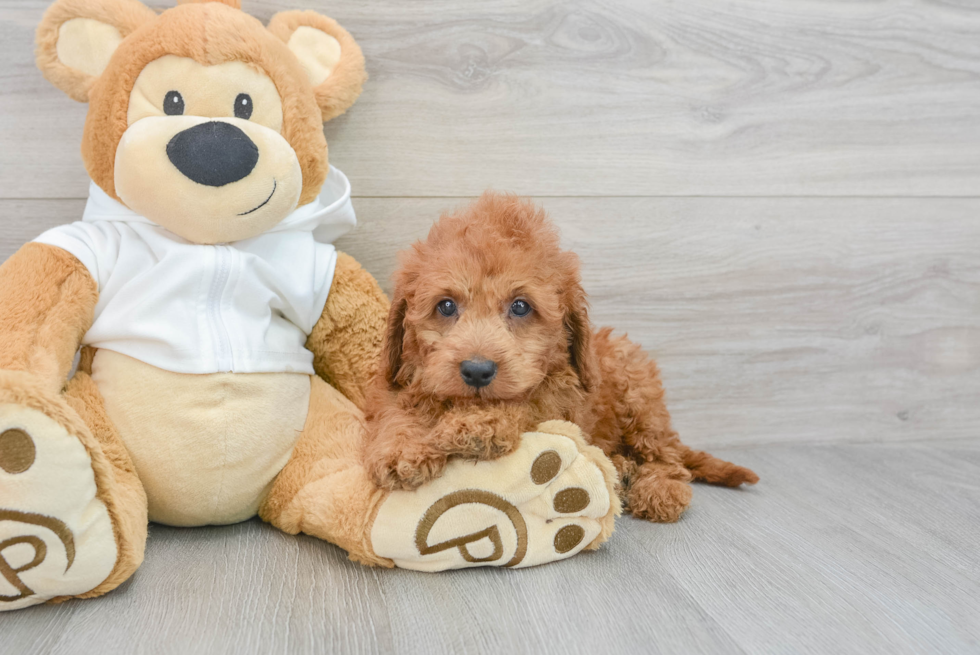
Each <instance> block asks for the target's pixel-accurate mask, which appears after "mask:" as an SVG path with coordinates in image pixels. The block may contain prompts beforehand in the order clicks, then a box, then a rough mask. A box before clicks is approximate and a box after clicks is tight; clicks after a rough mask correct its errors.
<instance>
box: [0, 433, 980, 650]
mask: <svg viewBox="0 0 980 655" xmlns="http://www.w3.org/2000/svg"><path fill="white" fill-rule="evenodd" d="M719 454H720V455H723V456H725V457H729V458H732V459H735V460H737V461H740V462H743V463H745V464H747V465H750V466H752V467H753V468H755V469H756V470H757V471H759V472H760V473H761V474H762V478H763V481H762V483H761V484H760V485H759V486H758V487H756V488H753V489H750V490H745V491H741V492H739V491H732V490H726V489H717V488H712V487H706V486H700V485H699V486H696V488H695V496H694V503H693V505H692V507H691V509H690V510H689V512H688V513H687V515H686V516H685V517H684V518H683V519H682V520H681V521H680V522H679V523H677V524H674V525H653V524H650V523H645V522H641V521H636V520H633V519H632V518H624V519H622V520H620V522H619V528H618V530H617V532H616V534H615V535H613V538H612V540H611V541H610V542H609V543H608V544H607V546H604V547H603V548H602V549H601V550H600V551H599V552H597V553H594V554H586V555H582V556H579V557H576V558H573V559H571V560H569V561H567V562H563V563H561V564H556V565H548V566H543V567H539V568H534V569H528V570H520V571H506V572H502V571H498V570H488V569H479V570H470V571H462V572H454V573H444V574H426V573H414V572H411V571H400V570H395V571H387V570H386V571H376V570H372V569H367V568H362V567H360V566H358V565H356V564H352V563H351V562H349V561H347V560H346V559H345V558H344V556H343V554H342V552H341V551H340V550H338V549H337V548H335V547H333V546H329V545H327V544H324V543H322V542H318V541H316V540H314V539H312V538H307V537H292V536H288V535H284V534H280V533H278V532H276V531H275V530H274V529H272V528H271V527H269V526H267V525H265V524H262V523H258V522H249V523H244V524H240V525H237V526H232V527H226V528H207V529H193V530H181V529H175V528H164V527H159V526H153V527H152V529H151V536H150V543H149V548H148V551H147V558H146V563H145V564H144V565H143V568H142V569H141V570H140V571H138V572H137V574H136V577H135V578H134V579H133V580H132V581H131V582H129V583H127V584H126V585H125V586H124V587H122V588H120V589H118V590H117V591H115V592H113V593H112V594H110V595H108V596H105V597H103V598H100V599H95V600H88V601H72V602H69V603H66V604H64V605H59V606H40V607H35V608H31V609H29V610H24V611H21V612H15V613H11V614H5V615H2V616H0V631H2V634H3V643H4V652H10V653H37V654H38V655H41V654H45V655H46V654H52V655H54V654H61V653H66V654H67V653H71V654H73V655H84V654H87V653H163V652H174V653H176V652H179V653H185V654H191V653H253V652H254V653H297V654H300V653H327V652H329V653H397V654H409V653H426V654H432V655H434V654H442V653H453V654H465V653H490V652H513V653H536V654H537V653H540V654H552V653H553V654H556V655H569V654H573V653H588V654H593V653H600V652H607V653H630V652H642V653H719V654H724V655H729V654H731V653H862V654H866V653H888V654H889V655H891V654H904V653H919V654H921V653H936V654H943V655H952V654H956V653H971V652H976V650H977V647H978V646H980V623H977V621H976V616H977V615H978V613H980V568H978V566H977V558H976V544H977V542H978V540H980V487H978V486H977V484H976V480H977V476H978V474H980V442H978V441H977V440H971V441H957V442H935V443H932V444H920V445H910V444H898V445H886V444H872V445H853V444H835V445H830V446H791V445H781V446H767V447H755V448H742V449H729V450H722V451H719Z"/></svg>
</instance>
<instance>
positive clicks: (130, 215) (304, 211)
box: [82, 166, 357, 243]
mask: <svg viewBox="0 0 980 655" xmlns="http://www.w3.org/2000/svg"><path fill="white" fill-rule="evenodd" d="M82 220H83V221H87V222H92V221H120V222H124V223H145V224H147V225H156V223H154V222H153V221H151V220H150V219H148V218H146V217H145V216H141V215H140V214H137V213H136V212H134V211H133V210H131V209H129V208H128V207H126V206H125V205H123V204H122V203H121V202H119V201H118V200H115V199H114V198H112V197H110V196H109V194H107V193H106V192H105V191H103V190H102V188H101V187H100V186H99V185H97V184H96V183H95V182H92V183H90V184H89V192H88V202H86V203H85V212H84V213H83V214H82ZM356 224H357V219H356V218H355V216H354V208H353V206H352V205H351V201H350V181H349V180H348V179H347V176H346V175H344V174H343V173H342V172H341V171H340V170H338V169H336V168H334V167H333V166H331V167H330V170H329V172H328V173H327V179H326V180H324V182H323V186H322V187H321V188H320V195H318V196H317V197H316V199H315V200H314V201H313V202H310V203H307V204H305V205H303V206H302V207H297V208H296V209H294V210H293V211H292V212H291V213H290V214H288V215H287V216H286V218H284V219H282V221H280V222H279V223H278V224H277V225H275V226H274V227H272V228H270V229H269V230H266V232H264V233H263V234H270V233H273V232H313V237H314V238H315V239H316V240H317V241H319V242H321V243H333V242H334V241H335V240H336V239H338V238H339V237H341V236H343V235H344V234H346V233H347V232H349V231H350V230H351V229H353V228H354V226H355V225H356ZM252 238H254V237H252Z"/></svg>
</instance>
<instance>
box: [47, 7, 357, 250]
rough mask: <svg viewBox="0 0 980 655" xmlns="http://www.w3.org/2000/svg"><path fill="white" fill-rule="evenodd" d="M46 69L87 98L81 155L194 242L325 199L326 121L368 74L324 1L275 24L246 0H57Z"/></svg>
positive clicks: (229, 234)
mask: <svg viewBox="0 0 980 655" xmlns="http://www.w3.org/2000/svg"><path fill="white" fill-rule="evenodd" d="M37 62H38V66H39V67H40V69H41V70H42V71H43V73H44V75H45V77H47V78H48V80H50V81H51V82H52V83H53V84H54V85H55V86H56V87H58V88H59V89H61V90H62V91H64V92H65V93H67V94H68V95H69V96H71V97H72V98H74V99H75V100H79V101H82V102H88V103H89V110H88V118H87V119H86V122H85V132H84V135H83V139H82V158H83V160H84V162H85V167H86V169H87V170H88V173H89V175H90V176H91V178H92V180H93V181H94V182H95V183H96V184H97V185H98V186H99V187H100V188H102V190H104V191H105V192H106V193H107V194H108V195H109V196H111V197H113V198H115V199H116V200H119V201H120V202H122V203H123V204H125V205H126V206H128V207H129V208H130V209H131V210H133V211H135V212H137V213H139V214H141V215H143V216H145V217H146V218H148V219H150V220H151V221H153V222H155V223H157V224H159V225H161V226H163V227H165V228H167V229H169V230H170V231H171V232H174V233H176V234H178V235H180V236H181V237H184V238H185V239H188V240H190V241H193V242H196V243H223V242H229V241H237V240H240V239H246V238H249V237H252V236H255V235H257V234H260V233H262V232H264V231H266V230H268V229H269V228H271V227H272V226H274V225H276V224H277V223H279V222H280V221H281V220H282V219H283V218H285V217H286V216H287V215H288V214H289V213H290V212H292V211H293V210H294V209H295V208H296V207H297V206H300V205H304V204H306V203H309V202H311V201H312V200H313V199H314V198H316V196H317V193H318V192H319V190H320V187H321V185H322V184H323V181H324V178H325V176H326V173H327V168H328V167H327V143H326V140H325V139H324V136H323V127H322V123H323V122H324V121H327V120H329V119H331V118H333V117H335V116H337V115H339V114H341V113H343V112H344V111H346V110H347V108H348V107H350V105H351V104H353V103H354V101H355V100H356V99H357V96H358V95H359V94H360V91H361V86H362V84H363V82H364V79H365V73H364V58H363V56H362V55H361V51H360V48H358V46H357V44H356V43H355V42H354V39H353V38H351V36H350V34H348V33H347V31H346V30H344V29H343V28H341V27H340V26H339V25H338V24H337V23H336V22H334V21H333V20H331V19H330V18H327V17H325V16H321V15H319V14H317V13H314V12H312V11H305V12H302V11H287V12H282V13H279V14H276V15H275V16H273V18H272V20H271V21H270V22H269V25H268V27H265V26H263V25H262V24H261V23H260V22H259V21H258V20H256V19H255V18H253V17H251V16H249V15H247V14H245V13H243V12H242V11H241V10H240V9H239V6H238V0H221V1H211V2H208V1H204V2H198V1H196V0H190V1H189V2H180V4H178V6H176V7H174V8H171V9H168V10H166V11H164V12H163V13H161V14H159V15H157V14H156V13H155V12H154V11H152V10H151V9H149V8H147V7H146V6H144V5H142V4H140V3H139V2H137V1H136V0H58V2H56V3H55V4H54V5H52V6H51V7H50V8H49V9H48V11H47V13H46V14H45V16H44V19H43V20H42V22H41V25H40V26H39V27H38V31H37Z"/></svg>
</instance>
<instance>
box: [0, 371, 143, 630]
mask: <svg viewBox="0 0 980 655" xmlns="http://www.w3.org/2000/svg"><path fill="white" fill-rule="evenodd" d="M146 526H147V523H146V496H145V494H144V492H143V488H142V485H141V484H140V482H139V479H138V478H137V477H136V473H135V471H134V469H133V465H132V462H131V461H130V460H129V455H128V454H127V453H126V449H125V448H124V447H123V445H122V443H121V442H120V441H119V437H118V435H117V433H116V431H115V429H114V428H113V426H112V424H111V422H110V421H109V420H108V417H107V416H106V414H105V411H104V409H103V407H102V399H101V396H100V395H99V392H98V389H96V387H95V384H94V383H93V382H92V380H91V378H90V377H89V376H88V375H87V374H86V373H84V372H79V373H77V374H76V375H75V377H74V378H72V380H71V381H70V382H69V383H68V385H67V387H66V389H65V391H64V393H63V394H61V395H59V396H52V395H50V394H49V393H47V392H46V390H44V389H42V388H41V387H40V385H37V384H35V383H33V381H32V380H31V379H30V378H29V377H27V376H24V375H21V374H18V373H16V372H3V373H0V611H2V610H12V609H18V608H21V607H26V606H29V605H35V604H37V603H41V602H45V601H53V602H60V601H62V600H66V599H68V598H89V597H93V596H99V595H101V594H104V593H106V592H108V591H110V590H112V589H114V588H116V587H117V586H119V585H120V584H121V583H122V582H123V581H125V580H126V579H127V578H128V577H129V576H130V575H132V573H133V571H135V570H136V568H137V567H138V566H139V565H140V563H141V562H142V560H143V548H144V546H145V543H146Z"/></svg>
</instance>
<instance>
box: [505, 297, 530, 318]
mask: <svg viewBox="0 0 980 655" xmlns="http://www.w3.org/2000/svg"><path fill="white" fill-rule="evenodd" d="M510 313H511V314H513V315H514V316H517V317H519V318H520V317H523V316H527V315H528V314H530V313H531V305H530V304H528V302H527V301H526V300H515V301H514V302H513V304H512V305H511V306H510Z"/></svg>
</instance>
